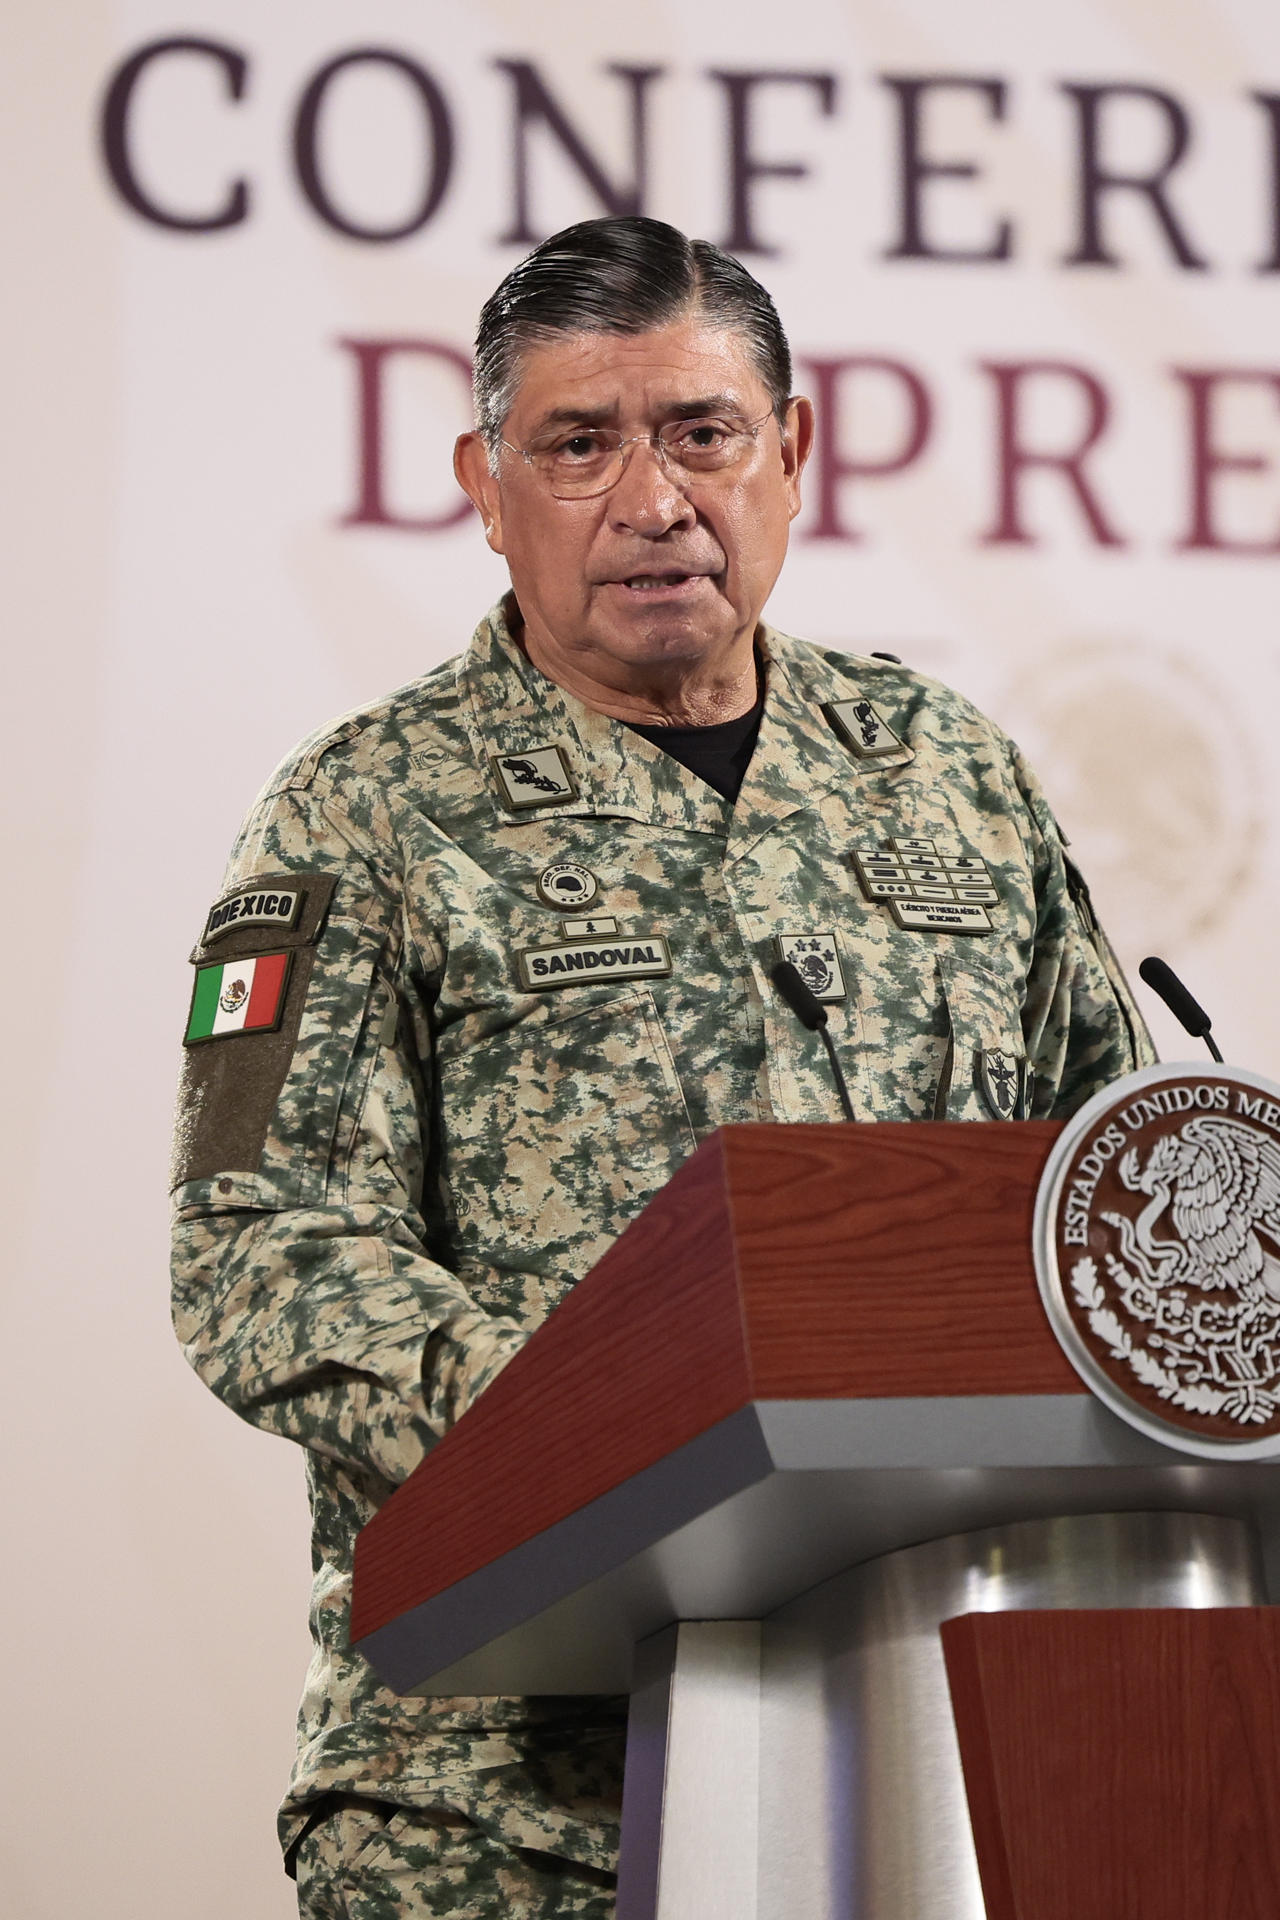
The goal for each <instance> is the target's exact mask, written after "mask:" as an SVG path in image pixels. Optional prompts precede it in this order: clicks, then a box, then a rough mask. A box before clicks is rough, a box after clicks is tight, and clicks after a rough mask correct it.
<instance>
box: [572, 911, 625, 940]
mask: <svg viewBox="0 0 1280 1920" xmlns="http://www.w3.org/2000/svg"><path fill="white" fill-rule="evenodd" d="M560 931H561V933H562V934H563V935H564V937H565V939H566V940H590V939H591V938H592V936H593V935H595V934H602V933H616V932H617V931H618V923H617V921H616V920H615V919H614V918H613V916H612V914H608V913H599V914H596V915H595V916H594V917H593V918H592V919H590V920H562V921H561V922H560Z"/></svg>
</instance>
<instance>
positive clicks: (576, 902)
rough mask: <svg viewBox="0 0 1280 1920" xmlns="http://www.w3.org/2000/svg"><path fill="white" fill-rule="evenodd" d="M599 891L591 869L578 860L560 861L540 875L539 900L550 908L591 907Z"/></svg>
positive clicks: (546, 868) (545, 868) (544, 869)
mask: <svg viewBox="0 0 1280 1920" xmlns="http://www.w3.org/2000/svg"><path fill="white" fill-rule="evenodd" d="M599 891H600V885H599V882H598V881H597V879H596V877H595V875H594V873H592V871H591V869H590V867H584V866H580V865H579V863H578V862H577V861H576V860H559V861H557V862H556V864H555V866H553V867H544V868H543V870H542V872H541V873H540V874H539V875H538V898H539V900H542V901H545V903H546V904H547V906H549V907H560V908H564V907H589V906H590V905H591V902H592V901H593V900H594V899H595V897H596V895H597V893H599Z"/></svg>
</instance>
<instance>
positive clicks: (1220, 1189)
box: [1104, 1114, 1280, 1302]
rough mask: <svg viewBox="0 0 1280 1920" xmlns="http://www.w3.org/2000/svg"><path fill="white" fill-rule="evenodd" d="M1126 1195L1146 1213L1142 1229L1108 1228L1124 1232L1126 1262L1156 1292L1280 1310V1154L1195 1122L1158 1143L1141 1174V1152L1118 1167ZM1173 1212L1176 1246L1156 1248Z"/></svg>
mask: <svg viewBox="0 0 1280 1920" xmlns="http://www.w3.org/2000/svg"><path fill="white" fill-rule="evenodd" d="M1119 1174H1120V1178H1121V1180H1122V1181H1123V1183H1124V1185H1125V1186H1126V1187H1127V1188H1128V1189H1129V1191H1130V1193H1145V1194H1147V1195H1148V1196H1149V1198H1148V1203H1147V1205H1146V1206H1145V1207H1143V1209H1142V1211H1141V1213H1140V1214H1139V1215H1138V1217H1137V1219H1136V1220H1128V1219H1125V1218H1123V1217H1122V1216H1121V1215H1119V1214H1112V1213H1109V1214H1106V1215H1105V1216H1104V1218H1106V1219H1107V1220H1108V1221H1110V1222H1111V1224H1112V1225H1113V1226H1115V1227H1117V1228H1118V1229H1119V1233H1120V1244H1121V1248H1122V1250H1123V1252H1124V1255H1125V1258H1126V1259H1127V1260H1129V1261H1131V1262H1132V1263H1133V1265H1134V1266H1135V1267H1137V1268H1138V1269H1139V1270H1140V1271H1141V1273H1142V1274H1143V1276H1144V1278H1145V1279H1146V1280H1148V1281H1149V1282H1150V1284H1151V1285H1152V1286H1155V1287H1164V1286H1168V1285H1170V1284H1171V1283H1173V1282H1175V1281H1176V1282H1178V1283H1179V1284H1181V1285H1186V1286H1193V1287H1202V1288H1204V1289H1205V1290H1206V1291H1208V1290H1211V1289H1213V1288H1215V1287H1230V1288H1231V1289H1232V1290H1233V1291H1235V1292H1236V1293H1240V1294H1244V1295H1245V1296H1246V1297H1250V1296H1251V1297H1253V1298H1254V1299H1256V1298H1257V1297H1258V1290H1259V1289H1261V1290H1262V1292H1264V1293H1265V1294H1266V1295H1267V1296H1268V1297H1269V1298H1270V1299H1271V1300H1272V1301H1278V1302H1280V1257H1278V1256H1277V1253H1276V1252H1274V1251H1271V1252H1269V1251H1268V1250H1267V1249H1266V1248H1265V1247H1264V1246H1263V1243H1262V1239H1261V1238H1260V1237H1259V1236H1260V1235H1265V1237H1266V1239H1267V1240H1269V1241H1270V1242H1271V1245H1272V1247H1273V1248H1280V1145H1277V1143H1276V1142H1275V1141H1274V1140H1271V1139H1269V1138H1268V1137H1267V1136H1266V1135H1265V1134H1262V1133H1258V1132H1257V1131H1256V1130H1255V1129H1254V1128H1252V1127H1248V1126H1245V1125H1244V1124H1243V1123H1242V1122H1240V1121H1238V1120H1229V1119H1226V1118H1225V1117H1223V1116H1220V1115H1216V1114H1197V1115H1196V1116H1195V1117H1194V1119H1191V1120H1188V1121H1187V1123H1186V1125H1185V1126H1184V1127H1183V1128H1182V1129H1181V1131H1180V1132H1179V1133H1176V1134H1172V1133H1170V1134H1165V1136H1164V1137H1163V1139H1160V1140H1157V1142H1156V1144H1155V1146H1154V1147H1153V1148H1152V1149H1151V1152H1150V1153H1149V1154H1148V1155H1147V1159H1146V1163H1145V1165H1143V1164H1142V1163H1141V1162H1140V1160H1139V1157H1138V1151H1137V1148H1136V1147H1131V1148H1130V1150H1129V1151H1128V1153H1126V1154H1125V1155H1124V1156H1123V1158H1122V1159H1121V1161H1120V1163H1119ZM1166 1212H1168V1213H1169V1215H1170V1224H1171V1225H1172V1228H1173V1231H1174V1233H1175V1234H1176V1235H1177V1241H1176V1242H1174V1241H1170V1240H1158V1239H1157V1238H1156V1237H1155V1231H1154V1229H1155V1225H1156V1222H1157V1221H1158V1220H1159V1219H1160V1216H1161V1215H1162V1214H1164V1213H1166Z"/></svg>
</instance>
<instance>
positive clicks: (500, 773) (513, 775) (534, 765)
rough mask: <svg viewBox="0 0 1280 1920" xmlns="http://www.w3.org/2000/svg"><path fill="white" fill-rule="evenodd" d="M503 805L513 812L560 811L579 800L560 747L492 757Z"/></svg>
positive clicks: (532, 749)
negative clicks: (568, 803) (546, 808)
mask: <svg viewBox="0 0 1280 1920" xmlns="http://www.w3.org/2000/svg"><path fill="white" fill-rule="evenodd" d="M490 764H491V765H492V767H493V771H494V777H495V778H496V780H497V782H498V787H499V790H500V792H501V795H502V804H503V806H504V807H509V808H511V810H512V811H513V812H520V811H522V810H523V809H524V808H525V807H560V806H563V805H564V803H565V802H566V801H567V800H573V799H576V797H577V793H578V786H577V782H576V781H575V780H574V777H573V775H572V774H571V773H570V771H569V762H568V761H567V760H566V759H565V756H564V752H563V750H562V749H561V748H560V747H530V748H529V750H528V751H527V752H526V753H495V754H492V755H490Z"/></svg>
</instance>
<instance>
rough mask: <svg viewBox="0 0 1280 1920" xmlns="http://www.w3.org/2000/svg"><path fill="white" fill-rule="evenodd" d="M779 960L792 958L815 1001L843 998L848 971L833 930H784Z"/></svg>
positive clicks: (776, 942) (777, 942)
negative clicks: (792, 931) (841, 958)
mask: <svg viewBox="0 0 1280 1920" xmlns="http://www.w3.org/2000/svg"><path fill="white" fill-rule="evenodd" d="M773 944H774V946H775V947H776V948H777V950H778V958H779V960H789V961H790V962H791V964H792V966H793V967H794V968H795V970H796V972H797V973H798V974H799V975H800V978H801V979H802V980H803V981H804V983H805V985H806V987H808V989H809V991H810V993H811V994H812V995H813V997H814V999H815V1000H843V999H844V997H845V984H844V974H843V972H842V971H841V968H840V955H839V953H838V952H837V950H836V937H835V935H834V934H833V933H780V934H779V935H778V936H777V938H776V940H775V941H774V943H773Z"/></svg>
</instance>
